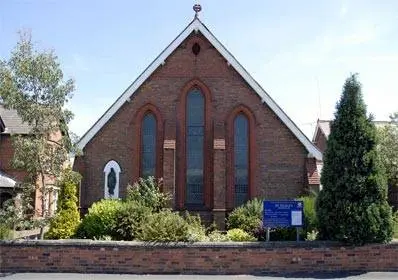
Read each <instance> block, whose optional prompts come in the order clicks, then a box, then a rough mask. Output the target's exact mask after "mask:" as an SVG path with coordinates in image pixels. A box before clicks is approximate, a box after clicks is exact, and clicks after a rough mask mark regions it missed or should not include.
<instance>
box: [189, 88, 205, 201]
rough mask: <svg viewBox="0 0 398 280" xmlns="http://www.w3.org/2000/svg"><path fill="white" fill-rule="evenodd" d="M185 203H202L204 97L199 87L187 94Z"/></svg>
mask: <svg viewBox="0 0 398 280" xmlns="http://www.w3.org/2000/svg"><path fill="white" fill-rule="evenodd" d="M186 117H187V119H186V167H187V171H186V172H187V173H186V180H187V181H186V204H196V205H198V204H203V185H204V180H203V175H204V174H203V166H204V161H203V158H204V128H205V126H204V125H205V109H204V97H203V94H202V92H201V91H200V90H199V89H193V90H191V91H190V92H189V93H188V96H187V108H186Z"/></svg>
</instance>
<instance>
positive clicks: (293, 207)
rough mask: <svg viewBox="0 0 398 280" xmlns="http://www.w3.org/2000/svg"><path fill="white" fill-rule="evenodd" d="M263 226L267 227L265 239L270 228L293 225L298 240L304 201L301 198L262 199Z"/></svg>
mask: <svg viewBox="0 0 398 280" xmlns="http://www.w3.org/2000/svg"><path fill="white" fill-rule="evenodd" d="M263 206H264V211H263V227H265V228H267V241H269V232H270V229H271V228H280V227H295V228H296V235H297V241H299V239H300V236H299V228H301V227H302V226H303V220H304V219H303V218H304V217H303V216H304V214H303V212H304V211H303V209H304V202H303V201H301V200H286V201H284V200H281V201H271V200H264V204H263Z"/></svg>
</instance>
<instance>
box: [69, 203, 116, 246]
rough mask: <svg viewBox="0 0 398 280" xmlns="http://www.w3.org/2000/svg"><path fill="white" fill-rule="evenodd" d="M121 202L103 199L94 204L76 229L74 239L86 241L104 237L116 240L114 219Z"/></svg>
mask: <svg viewBox="0 0 398 280" xmlns="http://www.w3.org/2000/svg"><path fill="white" fill-rule="evenodd" d="M122 203H123V202H122V201H120V200H117V199H103V200H101V201H98V202H95V203H94V204H93V205H92V206H91V207H90V208H89V209H88V213H87V214H86V216H84V218H83V220H82V222H81V223H80V225H79V226H78V228H77V231H76V237H78V238H88V239H103V238H104V237H105V236H110V237H111V238H115V239H117V237H118V233H117V232H116V230H115V229H116V228H117V225H116V218H117V215H118V212H119V209H120V208H121V206H122Z"/></svg>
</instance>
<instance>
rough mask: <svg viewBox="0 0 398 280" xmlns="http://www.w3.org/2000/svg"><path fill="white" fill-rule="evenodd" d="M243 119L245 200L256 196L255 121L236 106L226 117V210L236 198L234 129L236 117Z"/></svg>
mask: <svg viewBox="0 0 398 280" xmlns="http://www.w3.org/2000/svg"><path fill="white" fill-rule="evenodd" d="M239 116H241V117H243V118H245V119H246V120H247V124H248V127H247V130H248V131H247V139H246V141H247V149H248V151H247V200H249V199H252V198H253V197H255V196H256V190H255V174H256V163H255V161H256V131H255V130H256V129H255V128H256V119H255V116H254V114H253V112H252V111H251V110H250V109H249V108H248V107H247V106H246V105H243V104H240V105H238V106H236V107H235V108H234V109H233V110H232V111H231V112H230V113H229V114H228V117H227V137H226V138H227V139H226V140H227V141H226V148H227V191H226V205H227V209H230V210H231V209H233V208H234V207H235V206H236V205H235V201H236V199H237V197H236V191H237V189H236V182H235V181H236V170H237V169H236V158H235V153H236V149H235V137H236V136H237V132H236V129H235V126H236V120H237V117H239Z"/></svg>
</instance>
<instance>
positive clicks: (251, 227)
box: [227, 198, 263, 233]
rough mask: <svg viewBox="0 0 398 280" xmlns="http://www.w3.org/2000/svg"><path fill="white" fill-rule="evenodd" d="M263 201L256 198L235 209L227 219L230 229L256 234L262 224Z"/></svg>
mask: <svg viewBox="0 0 398 280" xmlns="http://www.w3.org/2000/svg"><path fill="white" fill-rule="evenodd" d="M262 212H263V201H262V200H261V199H259V198H255V199H253V200H250V201H248V202H246V203H245V204H243V205H241V206H239V207H237V208H235V209H234V210H233V211H232V212H231V214H229V216H228V219H227V227H228V229H234V228H240V229H242V230H244V231H246V232H248V233H254V232H255V231H256V230H257V229H258V227H259V226H260V224H261V220H262Z"/></svg>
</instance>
